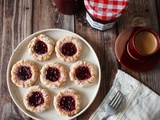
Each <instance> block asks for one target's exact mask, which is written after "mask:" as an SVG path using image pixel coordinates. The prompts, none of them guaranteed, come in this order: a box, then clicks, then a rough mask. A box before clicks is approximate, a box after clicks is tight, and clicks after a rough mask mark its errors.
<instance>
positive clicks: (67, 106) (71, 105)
mask: <svg viewBox="0 0 160 120" xmlns="http://www.w3.org/2000/svg"><path fill="white" fill-rule="evenodd" d="M60 107H61V108H62V109H64V110H66V111H72V110H75V100H74V98H73V97H72V96H63V97H62V98H61V99H60Z"/></svg>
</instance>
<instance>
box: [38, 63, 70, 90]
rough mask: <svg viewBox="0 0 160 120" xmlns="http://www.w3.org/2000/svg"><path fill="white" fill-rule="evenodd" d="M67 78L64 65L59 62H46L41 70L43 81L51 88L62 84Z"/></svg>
mask: <svg viewBox="0 0 160 120" xmlns="http://www.w3.org/2000/svg"><path fill="white" fill-rule="evenodd" d="M66 79H67V72H66V70H65V68H64V66H63V65H62V64H60V63H57V62H55V63H54V62H52V63H47V64H45V65H44V66H43V67H42V69H41V71H40V80H41V82H42V83H43V84H44V85H46V86H47V87H49V88H57V87H59V86H62V85H63V84H64V83H65V81H66Z"/></svg>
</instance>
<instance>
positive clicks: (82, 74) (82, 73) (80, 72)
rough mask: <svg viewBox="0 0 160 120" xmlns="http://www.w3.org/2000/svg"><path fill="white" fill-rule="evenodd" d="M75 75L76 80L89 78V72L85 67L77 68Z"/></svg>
mask: <svg viewBox="0 0 160 120" xmlns="http://www.w3.org/2000/svg"><path fill="white" fill-rule="evenodd" d="M75 74H76V77H77V78H78V80H85V79H88V78H90V77H91V73H90V70H89V68H88V67H87V66H81V67H78V68H77V69H76V71H75Z"/></svg>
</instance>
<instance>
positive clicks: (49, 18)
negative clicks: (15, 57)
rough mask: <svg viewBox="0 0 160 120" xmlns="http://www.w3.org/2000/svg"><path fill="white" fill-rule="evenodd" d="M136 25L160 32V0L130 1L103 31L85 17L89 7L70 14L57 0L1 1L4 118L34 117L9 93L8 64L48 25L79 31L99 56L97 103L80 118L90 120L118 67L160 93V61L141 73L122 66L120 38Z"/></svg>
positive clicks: (0, 115) (1, 112)
mask: <svg viewBox="0 0 160 120" xmlns="http://www.w3.org/2000/svg"><path fill="white" fill-rule="evenodd" d="M137 19H138V21H137ZM133 20H134V21H136V22H133ZM133 25H140V26H144V27H149V28H152V29H154V30H155V31H156V32H157V33H158V34H160V31H159V28H160V1H159V0H130V4H129V6H128V9H127V12H126V13H125V15H124V16H122V17H121V18H120V19H119V21H118V22H117V24H116V25H115V26H114V27H113V28H112V29H110V30H107V31H104V32H101V31H98V30H95V29H93V28H91V27H90V25H89V24H88V22H87V21H86V20H85V10H82V11H81V12H80V13H79V14H76V15H72V16H69V15H63V14H61V13H59V12H58V11H57V10H56V7H55V4H54V2H53V0H0V48H1V49H0V119H1V120H32V119H31V118H29V117H27V116H26V115H25V114H23V113H22V112H21V111H20V110H19V109H18V108H17V106H16V105H15V104H14V103H13V101H12V99H11V97H10V95H9V92H8V88H7V82H6V71H7V64H8V61H9V58H10V56H11V54H12V52H13V50H14V49H15V48H16V47H17V45H18V44H19V43H20V42H21V41H22V40H23V39H24V38H25V37H27V36H28V35H30V34H32V33H34V32H36V31H39V30H42V29H46V28H62V29H66V30H69V31H73V32H75V33H77V34H79V35H80V36H82V37H83V38H84V39H86V41H88V42H89V43H90V45H91V46H92V47H93V49H94V50H95V52H96V54H97V55H98V58H99V61H100V64H101V71H102V78H101V80H102V82H101V86H100V89H99V92H98V95H97V97H96V99H95V100H94V102H93V104H92V105H91V106H90V107H89V109H88V110H86V111H85V112H84V113H83V114H82V115H80V116H79V117H77V120H87V119H88V118H89V117H90V115H91V114H92V113H93V112H94V110H95V109H96V108H97V107H98V105H99V104H100V103H101V101H102V100H103V98H104V97H105V95H106V94H107V93H108V91H109V89H110V87H111V86H112V83H113V79H114V77H115V74H116V72H117V69H121V70H123V71H125V72H127V73H128V74H130V75H131V76H133V77H135V78H136V79H138V80H139V81H141V82H142V83H144V84H145V85H147V86H148V87H149V88H151V89H152V90H153V91H155V92H156V93H157V94H159V95H160V63H158V64H157V65H156V66H155V67H154V68H153V69H151V70H149V71H147V72H144V73H137V72H133V71H131V70H128V69H126V68H124V67H123V66H121V64H120V63H119V62H118V61H117V59H116V57H115V53H114V44H115V40H116V37H117V36H118V34H119V33H120V32H121V31H122V30H123V29H125V28H128V27H132V26H133Z"/></svg>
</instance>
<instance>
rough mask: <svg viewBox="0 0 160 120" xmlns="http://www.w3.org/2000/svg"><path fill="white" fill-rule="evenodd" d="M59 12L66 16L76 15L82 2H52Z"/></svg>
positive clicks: (64, 0)
mask: <svg viewBox="0 0 160 120" xmlns="http://www.w3.org/2000/svg"><path fill="white" fill-rule="evenodd" d="M54 2H55V4H56V7H57V9H58V11H59V12H61V13H63V14H67V15H72V14H75V13H77V12H78V11H79V10H80V9H81V8H82V6H83V0H54Z"/></svg>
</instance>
